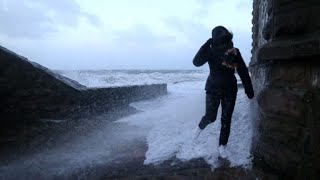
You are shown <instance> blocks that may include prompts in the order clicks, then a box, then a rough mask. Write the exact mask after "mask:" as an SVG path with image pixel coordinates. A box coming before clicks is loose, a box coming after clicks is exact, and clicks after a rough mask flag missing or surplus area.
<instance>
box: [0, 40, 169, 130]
mask: <svg viewBox="0 0 320 180" xmlns="http://www.w3.org/2000/svg"><path fill="white" fill-rule="evenodd" d="M166 93H167V85H166V84H155V85H141V86H128V87H112V88H87V87H86V86H83V85H81V84H79V83H78V82H76V81H73V80H71V79H68V78H66V77H63V76H61V75H58V74H56V73H54V72H52V71H51V70H49V69H47V68H45V67H43V66H41V65H39V64H37V63H34V62H31V61H29V60H28V59H26V58H24V57H22V56H19V55H17V54H15V53H14V52H12V51H10V50H8V49H6V48H4V47H1V46H0V97H1V101H0V115H1V119H0V127H1V129H5V128H8V127H11V128H12V127H13V128H19V127H23V126H25V125H27V124H32V123H33V122H36V121H38V120H41V119H59V118H64V117H74V116H76V117H78V116H82V115H87V114H92V113H103V112H109V111H111V110H116V109H117V108H126V107H128V106H129V103H131V102H133V101H137V100H143V99H149V98H154V97H157V96H160V95H164V94H166Z"/></svg>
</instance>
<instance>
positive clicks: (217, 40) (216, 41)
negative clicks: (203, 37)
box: [212, 26, 233, 48]
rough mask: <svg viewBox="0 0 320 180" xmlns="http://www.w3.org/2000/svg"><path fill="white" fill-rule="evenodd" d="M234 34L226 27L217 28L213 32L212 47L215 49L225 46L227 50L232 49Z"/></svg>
mask: <svg viewBox="0 0 320 180" xmlns="http://www.w3.org/2000/svg"><path fill="white" fill-rule="evenodd" d="M232 38H233V34H232V33H230V32H229V31H228V30H227V29H226V28H225V27H223V26H217V27H215V28H214V29H213V30H212V45H213V47H219V46H224V47H226V46H227V47H226V48H232V47H233V43H232Z"/></svg>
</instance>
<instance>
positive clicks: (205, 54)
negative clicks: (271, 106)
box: [193, 26, 254, 99]
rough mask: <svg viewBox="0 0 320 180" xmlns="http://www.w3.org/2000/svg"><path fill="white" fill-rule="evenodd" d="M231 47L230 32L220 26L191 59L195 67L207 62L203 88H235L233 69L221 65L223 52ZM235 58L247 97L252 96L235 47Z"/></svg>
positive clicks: (248, 78) (243, 67) (243, 66)
mask: <svg viewBox="0 0 320 180" xmlns="http://www.w3.org/2000/svg"><path fill="white" fill-rule="evenodd" d="M230 48H233V43H232V34H231V33H229V31H228V30H227V29H225V28H224V27H222V26H218V27H216V28H214V29H213V30H212V38H210V39H209V40H208V41H207V42H206V43H205V44H204V45H202V46H201V48H200V49H199V51H198V52H197V54H196V55H195V57H194V59H193V64H194V65H195V66H197V67H199V66H202V65H204V64H205V63H207V62H208V64H209V68H210V74H209V76H208V79H207V82H206V86H205V90H207V91H211V90H214V89H217V88H219V89H235V90H236V89H237V79H236V77H235V75H234V73H235V70H234V69H232V68H228V67H226V66H224V65H222V62H223V59H222V57H223V56H224V54H225V52H226V51H227V50H228V49H230ZM237 51H238V53H237V55H236V57H235V58H236V60H237V62H238V67H237V72H238V74H239V76H240V79H241V81H242V83H243V86H244V88H245V93H246V94H247V96H248V98H250V99H251V98H253V96H254V92H253V87H252V83H251V79H250V76H249V72H248V68H247V67H246V64H245V63H244V61H243V58H242V56H241V53H240V51H239V50H238V49H237Z"/></svg>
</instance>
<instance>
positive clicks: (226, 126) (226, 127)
mask: <svg viewBox="0 0 320 180" xmlns="http://www.w3.org/2000/svg"><path fill="white" fill-rule="evenodd" d="M236 97H237V90H230V91H226V92H225V95H224V96H223V98H222V100H221V106H222V113H221V130H220V138H219V145H223V146H224V145H226V144H227V143H228V139H229V135H230V126H231V118H232V113H233V110H234V106H235V102H236Z"/></svg>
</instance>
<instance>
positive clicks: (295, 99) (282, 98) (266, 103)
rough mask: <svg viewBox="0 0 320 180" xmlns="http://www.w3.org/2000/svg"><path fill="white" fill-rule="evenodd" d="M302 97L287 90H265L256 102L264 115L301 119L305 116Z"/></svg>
mask: <svg viewBox="0 0 320 180" xmlns="http://www.w3.org/2000/svg"><path fill="white" fill-rule="evenodd" d="M303 95H304V94H297V93H296V92H294V91H290V90H287V89H279V88H265V89H264V90H262V91H261V92H260V94H259V95H258V99H257V100H258V104H259V106H260V108H261V110H262V112H264V113H272V114H278V115H281V116H288V117H290V118H294V119H303V118H304V115H305V105H304V101H303Z"/></svg>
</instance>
